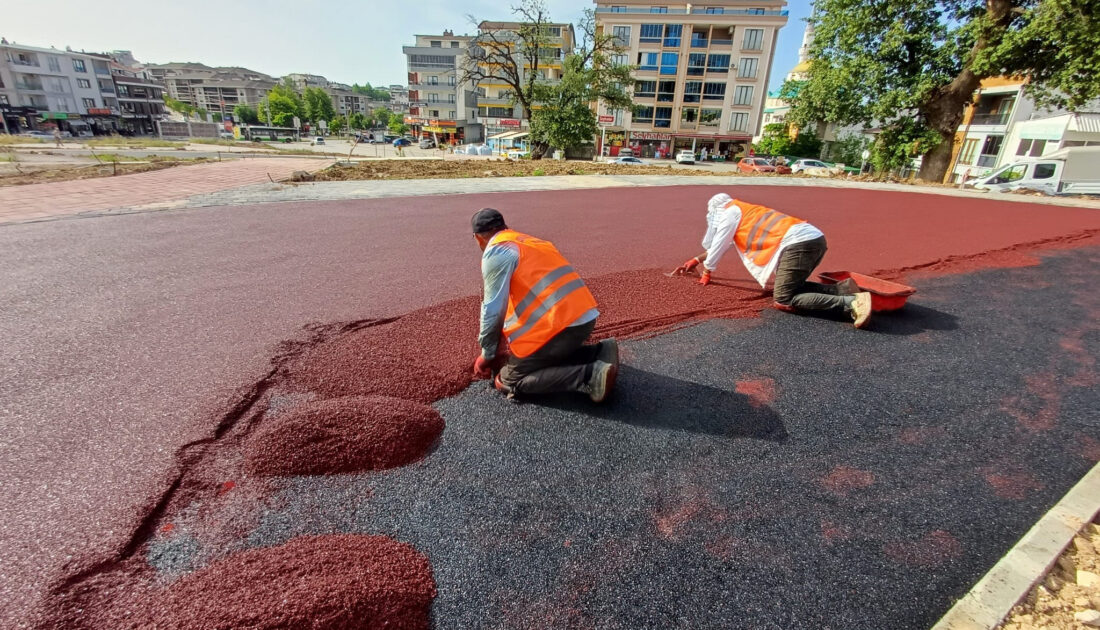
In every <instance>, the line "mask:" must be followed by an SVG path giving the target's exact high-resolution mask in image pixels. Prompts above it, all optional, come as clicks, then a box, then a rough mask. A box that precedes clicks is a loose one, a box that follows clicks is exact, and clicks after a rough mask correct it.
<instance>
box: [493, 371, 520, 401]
mask: <svg viewBox="0 0 1100 630" xmlns="http://www.w3.org/2000/svg"><path fill="white" fill-rule="evenodd" d="M493 388H495V389H496V390H497V391H498V392H501V393H503V394H505V395H507V396H508V398H509V399H512V398H515V394H514V393H513V392H512V388H511V387H508V386H507V385H505V384H504V381H502V380H500V374H497V375H496V377H494V378H493Z"/></svg>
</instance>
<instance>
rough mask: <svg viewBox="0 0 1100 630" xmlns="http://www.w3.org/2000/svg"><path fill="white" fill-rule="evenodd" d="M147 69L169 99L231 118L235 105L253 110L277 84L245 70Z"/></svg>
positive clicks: (173, 65) (175, 65) (179, 66)
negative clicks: (246, 106)
mask: <svg viewBox="0 0 1100 630" xmlns="http://www.w3.org/2000/svg"><path fill="white" fill-rule="evenodd" d="M146 69H147V70H148V72H149V75H150V76H151V77H152V78H153V79H155V80H157V81H159V82H160V83H162V84H163V85H164V88H165V90H166V91H167V93H168V96H169V97H170V98H173V99H175V100H177V101H181V102H183V103H186V104H188V105H191V106H192V107H196V108H201V109H205V110H206V111H208V112H210V113H212V114H213V113H218V114H222V115H223V116H225V115H231V114H232V113H233V108H234V107H236V106H237V105H248V106H249V107H256V106H257V105H259V103H260V101H261V100H263V98H264V97H265V96H267V93H268V91H270V90H271V88H273V87H275V84H276V81H275V78H274V77H271V76H269V75H266V74H264V73H262V72H256V71H254V70H249V69H248V68H212V67H210V66H206V65H203V64H201V63H166V64H156V65H149V66H148V67H147V68H146Z"/></svg>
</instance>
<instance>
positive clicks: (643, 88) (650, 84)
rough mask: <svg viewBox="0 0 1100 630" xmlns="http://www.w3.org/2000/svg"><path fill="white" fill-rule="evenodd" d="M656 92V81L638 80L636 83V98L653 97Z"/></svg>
mask: <svg viewBox="0 0 1100 630" xmlns="http://www.w3.org/2000/svg"><path fill="white" fill-rule="evenodd" d="M656 94H657V82H656V81H638V82H636V83H635V84H634V96H635V97H636V98H653V97H654V96H655V95H656Z"/></svg>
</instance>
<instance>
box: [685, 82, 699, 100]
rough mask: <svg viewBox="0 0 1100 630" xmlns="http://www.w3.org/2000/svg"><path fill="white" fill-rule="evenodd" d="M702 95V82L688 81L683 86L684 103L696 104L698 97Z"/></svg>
mask: <svg viewBox="0 0 1100 630" xmlns="http://www.w3.org/2000/svg"><path fill="white" fill-rule="evenodd" d="M702 93H703V82H702V81H688V82H687V83H685V84H684V102H685V103H698V102H699V95H700V94H702Z"/></svg>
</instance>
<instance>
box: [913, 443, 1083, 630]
mask: <svg viewBox="0 0 1100 630" xmlns="http://www.w3.org/2000/svg"><path fill="white" fill-rule="evenodd" d="M1098 513H1100V464H1097V465H1096V466H1093V468H1092V470H1090V471H1089V473H1088V474H1087V475H1085V476H1084V478H1082V479H1081V481H1079V482H1077V485H1075V486H1073V488H1072V489H1070V491H1069V492H1067V493H1066V496H1064V497H1062V500H1061V501H1059V502H1058V503H1057V504H1056V505H1055V506H1054V507H1053V508H1051V509H1050V511H1049V512H1047V513H1046V514H1044V515H1043V518H1041V519H1039V522H1038V523H1036V524H1035V525H1034V526H1033V527H1032V528H1031V529H1030V530H1028V532H1027V533H1026V534H1024V536H1023V538H1021V539H1020V541H1019V542H1017V543H1016V545H1015V546H1014V547H1013V548H1012V549H1011V550H1009V552H1008V553H1006V554H1005V555H1004V557H1002V558H1001V560H1000V561H999V562H997V564H995V565H993V568H992V569H990V570H989V572H988V573H986V574H985V576H983V577H982V579H980V580H978V583H977V584H975V585H974V588H972V589H970V592H969V593H967V594H966V595H964V596H963V598H962V599H960V600H959V601H957V602H955V605H954V606H952V607H951V610H949V611H947V614H945V615H944V616H943V617H942V618H941V619H940V620H939V621H938V622H937V623H936V625H934V626H932V630H992V629H993V628H996V627H997V626H998V625H1000V624H1001V622H1003V621H1004V619H1005V617H1007V616H1008V613H1009V612H1011V610H1012V608H1013V607H1014V606H1015V605H1016V604H1018V603H1020V600H1022V599H1023V598H1024V597H1025V596H1027V594H1028V592H1029V591H1030V590H1031V589H1032V587H1034V586H1035V584H1036V583H1038V582H1039V581H1040V580H1041V579H1043V576H1045V575H1046V573H1047V571H1049V570H1050V568H1051V567H1052V566H1053V565H1054V563H1055V562H1057V561H1058V558H1059V557H1060V556H1061V555H1062V552H1063V551H1065V549H1066V547H1067V546H1069V543H1070V542H1071V541H1072V540H1073V537H1074V536H1076V535H1077V533H1078V532H1080V531H1081V529H1082V528H1084V527H1085V526H1086V525H1088V524H1089V523H1091V522H1092V521H1093V519H1095V518H1096V515H1097V514H1098Z"/></svg>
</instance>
